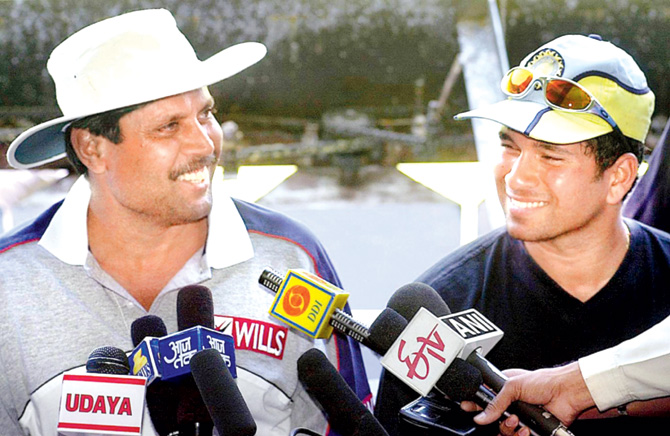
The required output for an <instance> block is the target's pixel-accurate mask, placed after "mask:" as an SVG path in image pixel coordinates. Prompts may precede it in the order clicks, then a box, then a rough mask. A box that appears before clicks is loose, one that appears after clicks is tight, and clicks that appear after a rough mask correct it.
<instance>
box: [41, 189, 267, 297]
mask: <svg viewBox="0 0 670 436" xmlns="http://www.w3.org/2000/svg"><path fill="white" fill-rule="evenodd" d="M221 191H222V187H221V186H219V184H218V183H216V182H215V183H213V184H212V196H213V201H212V210H211V211H210V214H209V217H208V222H209V223H210V224H211V223H215V225H209V229H208V233H207V242H206V247H207V250H206V253H203V251H199V252H198V253H196V254H195V255H194V256H193V257H192V258H191V259H189V260H188V261H187V262H186V264H185V265H184V267H183V268H182V269H181V270H180V271H179V273H177V274H176V275H175V277H173V278H172V279H171V280H170V282H169V283H168V284H167V285H166V286H165V288H164V289H163V290H162V291H161V293H163V292H166V291H168V290H171V289H175V288H179V287H182V286H185V285H186V284H189V283H196V282H199V281H202V280H206V279H208V278H210V277H211V270H210V268H216V269H221V268H226V267H228V266H232V265H235V264H238V263H241V262H244V261H246V260H248V259H251V258H252V257H253V256H254V250H253V246H252V244H251V240H250V238H249V234H248V232H247V228H246V226H245V225H244V221H243V220H242V217H241V216H240V214H239V212H238V211H237V208H236V207H235V204H234V203H233V201H232V199H231V198H230V197H229V196H227V195H225V194H224V193H223V192H221ZM90 198H91V188H90V185H89V182H88V180H87V179H86V178H85V177H84V176H80V177H79V178H78V179H77V181H76V182H75V183H74V184H73V185H72V188H70V191H69V192H68V194H67V196H66V197H65V200H64V201H63V204H62V206H61V207H60V208H59V209H58V211H57V212H56V214H55V215H54V217H53V219H52V220H51V222H50V223H49V226H48V227H47V229H46V231H45V232H44V235H43V236H42V238H41V239H40V241H39V245H40V246H42V247H43V248H44V249H46V250H47V251H49V252H50V253H51V254H53V255H54V256H55V257H56V258H58V259H59V260H61V261H62V262H65V263H67V264H69V265H81V266H84V268H85V269H86V271H87V274H88V275H89V276H91V278H93V279H94V280H96V281H98V282H99V283H101V284H102V285H103V286H105V287H107V288H109V289H112V290H113V291H115V292H116V293H118V294H122V295H124V296H126V297H127V298H128V297H130V295H129V294H128V292H127V291H126V290H125V289H123V288H122V287H121V286H120V285H119V284H118V283H117V282H116V281H115V280H114V279H112V278H111V277H110V276H109V275H108V274H107V273H105V272H104V271H103V270H102V269H101V268H100V266H99V265H98V263H97V261H96V260H95V258H94V257H93V255H92V254H91V252H90V250H89V249H88V231H87V225H86V222H87V221H86V216H87V213H88V206H89V202H90ZM130 298H132V297H130Z"/></svg>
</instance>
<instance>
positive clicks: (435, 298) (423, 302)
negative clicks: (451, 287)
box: [386, 282, 451, 321]
mask: <svg viewBox="0 0 670 436" xmlns="http://www.w3.org/2000/svg"><path fill="white" fill-rule="evenodd" d="M386 306H387V307H390V308H391V309H393V310H395V311H396V312H398V313H399V314H400V315H402V316H403V317H404V318H405V319H406V320H407V321H411V320H412V318H414V315H416V313H417V312H418V311H419V309H421V308H422V307H425V308H426V309H428V311H429V312H430V313H432V314H433V315H435V316H438V317H440V316H445V315H449V314H451V311H450V310H449V306H447V303H445V302H444V300H443V299H442V297H440V294H438V293H437V291H435V289H433V288H432V287H430V286H428V285H426V284H425V283H419V282H414V283H409V284H407V285H404V286H402V287H400V289H398V290H397V291H395V293H394V294H393V295H391V298H390V299H389V301H388V303H386Z"/></svg>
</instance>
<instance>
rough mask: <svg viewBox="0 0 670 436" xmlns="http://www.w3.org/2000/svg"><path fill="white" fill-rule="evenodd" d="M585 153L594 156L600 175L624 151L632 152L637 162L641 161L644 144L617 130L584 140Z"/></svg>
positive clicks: (624, 152)
mask: <svg viewBox="0 0 670 436" xmlns="http://www.w3.org/2000/svg"><path fill="white" fill-rule="evenodd" d="M586 153H587V154H592V155H593V156H594V157H595V159H596V164H597V165H598V171H599V175H602V174H603V173H604V172H605V170H607V169H608V168H609V167H611V166H612V165H614V162H616V160H617V159H619V156H621V155H623V154H626V153H633V154H634V155H635V157H636V158H637V162H638V163H642V158H643V156H644V144H643V143H642V142H640V141H637V140H635V139H632V138H629V137H627V136H623V135H621V134H619V133H617V132H610V133H608V134H606V135H602V136H598V137H597V138H593V139H590V140H588V141H586Z"/></svg>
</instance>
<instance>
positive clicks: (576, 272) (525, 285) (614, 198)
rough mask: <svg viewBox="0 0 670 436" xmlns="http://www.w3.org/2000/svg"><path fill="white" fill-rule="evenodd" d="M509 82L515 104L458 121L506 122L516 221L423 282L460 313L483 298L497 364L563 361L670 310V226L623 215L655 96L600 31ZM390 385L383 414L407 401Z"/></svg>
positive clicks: (646, 423) (530, 60)
mask: <svg viewBox="0 0 670 436" xmlns="http://www.w3.org/2000/svg"><path fill="white" fill-rule="evenodd" d="M501 86H502V91H503V93H504V94H506V97H507V98H506V99H505V100H503V101H501V102H498V103H495V104H493V105H490V106H487V107H483V108H476V109H474V110H472V111H470V112H466V113H463V114H460V115H457V116H456V118H458V119H468V118H484V119H488V120H492V121H495V122H497V123H499V124H500V125H501V130H500V145H501V159H500V162H499V163H498V164H497V165H496V167H495V170H494V172H495V180H496V184H497V188H498V195H499V199H500V202H501V205H502V207H503V210H504V212H505V216H506V226H505V227H503V228H501V229H497V230H494V231H493V232H491V233H489V234H488V235H485V236H482V237H481V238H479V239H478V240H476V241H474V242H472V243H471V244H469V245H466V246H464V247H461V248H459V249H458V250H456V251H455V252H454V253H451V254H450V255H448V256H447V257H445V258H444V259H442V260H440V261H439V262H437V263H436V264H435V265H434V266H432V267H431V268H430V269H428V270H427V271H426V272H425V273H423V274H422V275H421V276H420V277H419V278H418V281H420V282H424V283H427V284H428V285H431V286H432V287H433V288H435V289H436V290H437V291H438V292H439V294H440V295H441V296H442V298H443V299H444V300H445V301H446V303H447V304H448V306H449V307H450V309H451V311H452V312H455V311H460V310H464V309H469V308H475V309H477V310H479V311H480V312H481V313H482V314H483V315H484V316H486V317H487V318H488V319H489V320H491V321H492V322H493V323H494V324H496V325H497V326H498V327H500V328H501V329H502V330H503V331H504V332H505V334H504V336H503V338H502V340H501V341H500V342H499V343H498V345H496V347H494V348H493V350H492V351H491V352H490V353H489V354H488V358H489V360H490V361H491V362H493V364H495V365H496V366H497V367H498V368H501V369H505V368H527V369H535V368H542V367H551V366H554V365H557V364H561V363H564V362H567V361H572V360H576V359H577V358H579V357H581V356H584V355H586V354H590V353H593V352H596V351H599V350H601V349H604V348H607V347H610V346H613V345H616V344H618V343H620V342H622V341H623V340H626V339H629V338H631V337H633V336H635V335H636V334H638V333H640V332H641V331H643V330H645V329H647V328H650V327H651V326H653V325H655V324H656V323H658V322H659V321H661V320H662V319H664V318H665V317H666V316H667V315H668V314H670V293H668V292H667V289H668V288H667V283H669V282H670V235H668V234H666V233H664V232H661V231H658V230H656V229H652V228H650V227H647V226H645V225H643V224H641V223H639V222H636V221H633V220H628V219H623V218H622V214H621V208H622V202H623V200H624V198H625V197H626V195H627V193H628V192H629V191H630V190H631V188H632V187H633V184H634V182H635V180H636V176H637V170H638V163H639V161H640V160H641V158H642V151H643V143H644V141H645V138H646V135H647V131H648V129H649V125H650V123H651V115H652V112H653V108H654V95H653V93H652V92H651V90H650V89H649V87H648V85H647V81H646V79H645V76H644V74H643V73H642V71H641V70H640V68H639V67H638V66H637V64H636V63H635V61H634V60H633V59H632V58H631V56H629V55H628V54H627V53H626V52H624V51H623V50H622V49H620V48H618V47H616V46H615V45H613V44H611V43H609V42H606V41H603V40H602V39H601V38H599V37H597V36H595V35H592V36H581V35H566V36H562V37H559V38H557V39H555V40H553V41H551V42H548V43H547V44H545V45H543V46H542V47H540V48H539V49H537V50H536V51H534V52H533V53H531V54H529V55H528V56H527V57H526V58H525V59H523V60H522V61H521V63H520V64H519V66H517V67H515V68H513V69H512V70H510V72H509V73H507V74H506V75H505V77H504V78H503V80H502V83H501ZM390 386H392V384H390ZM384 387H385V382H384V381H382V382H381V385H380V394H379V396H378V401H377V409H376V410H378V411H380V412H381V411H383V410H384V409H385V408H391V409H392V408H393V407H398V406H399V405H393V404H392V395H390V396H389V397H390V398H391V399H390V400H389V403H390V404H389V405H386V404H384V403H385V399H384V392H383V390H384ZM387 415H390V413H388V414H387ZM667 424H670V421H668V422H665V420H664V421H663V422H660V421H659V422H656V421H652V420H650V419H646V418H639V419H636V420H633V419H632V418H620V419H617V420H616V422H615V421H614V420H592V421H588V422H586V421H582V420H578V421H577V422H576V423H575V424H573V427H574V432H575V434H576V435H580V434H607V435H615V434H645V433H648V432H652V433H653V431H652V430H651V429H652V428H653V427H654V426H656V425H661V426H663V425H667ZM489 430H491V431H493V432H497V430H498V429H497V428H494V429H489ZM526 430H527V429H526Z"/></svg>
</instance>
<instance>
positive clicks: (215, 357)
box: [191, 348, 256, 436]
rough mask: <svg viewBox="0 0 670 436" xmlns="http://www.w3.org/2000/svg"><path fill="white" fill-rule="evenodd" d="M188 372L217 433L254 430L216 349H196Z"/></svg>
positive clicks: (234, 435) (228, 435)
mask: <svg viewBox="0 0 670 436" xmlns="http://www.w3.org/2000/svg"><path fill="white" fill-rule="evenodd" d="M191 374H192V375H193V379H194V380H195V384H196V385H197V386H198V390H199V391H200V395H201V397H202V399H203V401H204V403H205V406H206V407H207V410H208V411H209V414H210V416H211V418H212V421H214V426H215V427H216V429H217V430H218V432H219V435H220V436H251V435H254V434H256V422H255V421H254V419H253V417H252V416H251V412H250V411H249V408H248V406H247V403H245V401H244V398H243V397H242V393H241V392H240V390H239V388H238V387H237V383H235V379H234V378H233V376H232V375H231V374H230V371H229V370H228V367H227V366H226V363H225V362H224V361H223V358H222V357H221V354H219V352H218V351H217V350H215V349H213V348H208V349H205V350H202V351H198V352H197V353H195V354H194V355H193V357H192V358H191Z"/></svg>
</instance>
